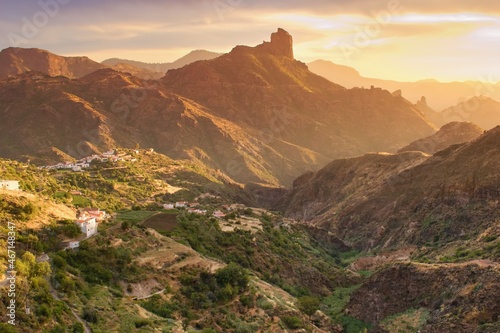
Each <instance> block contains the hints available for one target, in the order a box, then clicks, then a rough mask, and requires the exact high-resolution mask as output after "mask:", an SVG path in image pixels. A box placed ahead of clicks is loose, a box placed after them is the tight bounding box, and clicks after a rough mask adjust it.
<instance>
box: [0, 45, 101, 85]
mask: <svg viewBox="0 0 500 333" xmlns="http://www.w3.org/2000/svg"><path fill="white" fill-rule="evenodd" d="M105 67H106V66H104V65H101V64H99V63H97V62H95V61H92V60H90V59H89V58H87V57H62V56H59V55H56V54H53V53H50V52H48V51H45V50H41V49H34V48H33V49H24V48H18V47H9V48H7V49H4V50H2V51H1V52H0V76H16V75H19V74H22V73H25V72H28V71H38V72H42V73H45V74H47V75H50V76H59V75H61V76H65V77H68V78H77V77H82V76H85V75H87V74H89V73H92V72H94V71H96V70H98V69H101V68H105Z"/></svg>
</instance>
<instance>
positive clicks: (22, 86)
mask: <svg viewBox="0 0 500 333" xmlns="http://www.w3.org/2000/svg"><path fill="white" fill-rule="evenodd" d="M21 54H22V53H21ZM35 58H36V57H35ZM45 58H46V56H44V59H45ZM58 59H59V58H58ZM101 66H102V65H101ZM53 67H54V66H52V65H50V66H48V67H47V68H48V69H50V68H53ZM0 90H1V91H2V99H1V101H0V106H1V109H0V110H1V112H2V114H1V117H2V119H5V120H4V121H3V122H2V142H3V145H2V147H1V149H0V152H1V154H2V156H6V157H10V158H21V157H23V156H25V157H28V156H29V157H36V156H39V155H40V154H41V152H43V151H47V150H48V149H52V148H55V149H58V150H60V151H62V152H64V153H65V154H69V155H71V156H73V157H77V156H75V155H78V151H77V150H78V149H77V148H75V147H85V149H83V148H81V149H80V150H85V151H87V152H93V151H97V150H101V151H102V150H107V149H110V148H113V147H116V146H124V147H133V146H135V145H136V144H139V145H140V146H142V147H153V148H155V149H156V150H157V151H159V152H162V153H165V154H167V155H169V156H171V157H174V158H191V159H196V160H198V161H200V162H202V163H204V164H205V165H208V166H210V167H212V168H215V169H219V170H221V172H223V173H225V174H227V175H228V176H229V177H231V178H232V179H234V180H236V181H239V182H242V183H248V182H257V183H266V184H274V185H279V184H282V185H286V184H290V182H291V181H292V180H293V179H294V178H295V177H296V176H297V175H299V174H300V173H302V172H304V171H305V170H308V169H315V168H318V167H320V166H321V165H324V164H326V163H327V162H328V161H330V160H332V159H335V158H341V157H350V156H357V155H360V154H362V153H366V152H369V151H396V150H398V149H400V148H402V147H403V146H405V145H407V144H408V143H410V142H412V141H414V140H416V139H418V138H421V137H424V136H428V135H430V134H432V133H434V131H435V128H434V126H433V125H432V124H430V123H429V121H428V120H427V119H426V117H425V116H424V115H423V114H422V113H421V112H419V111H418V110H417V109H416V108H415V107H414V106H413V105H412V104H411V103H409V102H407V101H406V100H405V99H403V98H401V97H397V96H396V97H395V96H393V95H392V94H390V93H389V92H387V91H384V90H382V89H377V88H373V89H345V88H344V87H342V86H339V85H337V84H334V83H332V82H330V81H328V80H326V79H324V78H323V77H320V76H318V75H315V74H313V73H312V72H310V71H309V70H308V68H307V66H306V65H305V64H303V63H301V62H299V61H296V60H294V59H293V49H292V37H291V36H290V35H289V34H288V33H287V32H286V31H284V30H282V29H279V30H278V32H276V33H274V34H273V36H272V37H271V42H265V43H263V44H261V45H259V46H257V47H247V46H238V47H235V48H234V49H233V50H232V51H231V52H230V53H228V54H226V55H223V56H221V57H218V58H215V59H212V60H205V61H198V62H194V63H191V64H189V65H187V66H184V67H183V68H180V69H177V70H171V71H169V72H167V74H166V75H165V77H163V78H162V79H161V80H160V81H159V82H156V83H153V84H152V83H151V82H149V83H148V82H146V81H143V80H141V79H139V78H136V77H133V76H131V75H129V74H124V73H120V72H116V71H114V70H112V69H102V70H99V71H97V72H94V73H91V74H89V75H86V76H84V77H81V78H78V79H73V80H72V79H67V78H64V77H47V76H44V75H40V74H35V73H26V74H21V75H19V76H14V77H9V78H4V79H2V80H1V82H0ZM21 96H22V97H21ZM89 133H90V134H89Z"/></svg>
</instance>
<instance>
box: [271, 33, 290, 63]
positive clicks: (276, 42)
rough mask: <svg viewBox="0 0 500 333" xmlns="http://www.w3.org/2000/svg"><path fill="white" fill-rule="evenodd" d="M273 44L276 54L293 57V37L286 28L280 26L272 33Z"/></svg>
mask: <svg viewBox="0 0 500 333" xmlns="http://www.w3.org/2000/svg"><path fill="white" fill-rule="evenodd" d="M271 46H272V49H273V51H274V53H275V54H276V55H279V56H284V57H287V58H291V59H293V39H292V36H291V35H290V34H289V33H288V32H286V31H285V30H283V29H281V28H278V31H277V32H274V33H272V34H271Z"/></svg>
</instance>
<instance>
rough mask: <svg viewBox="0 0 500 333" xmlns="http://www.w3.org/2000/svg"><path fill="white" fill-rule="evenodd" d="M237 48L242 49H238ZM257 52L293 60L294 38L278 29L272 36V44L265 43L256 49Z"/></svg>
mask: <svg viewBox="0 0 500 333" xmlns="http://www.w3.org/2000/svg"><path fill="white" fill-rule="evenodd" d="M237 48H241V46H240V47H237ZM255 49H256V50H258V51H261V52H264V53H268V54H272V55H276V56H281V57H286V58H289V59H293V38H292V36H291V35H290V34H289V33H288V32H287V31H285V30H283V29H281V28H278V31H276V32H273V33H272V34H271V41H270V42H263V43H262V44H260V45H258V46H256V47H255Z"/></svg>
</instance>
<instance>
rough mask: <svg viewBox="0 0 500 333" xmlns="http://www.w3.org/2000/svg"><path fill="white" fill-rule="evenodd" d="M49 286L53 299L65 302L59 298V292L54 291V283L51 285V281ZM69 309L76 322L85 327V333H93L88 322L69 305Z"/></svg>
mask: <svg viewBox="0 0 500 333" xmlns="http://www.w3.org/2000/svg"><path fill="white" fill-rule="evenodd" d="M49 286H50V293H51V294H52V297H54V299H56V300H58V301H62V302H64V301H63V300H61V299H60V298H59V295H57V291H56V290H55V289H54V287H53V286H52V283H50V281H49ZM65 303H66V302H65ZM68 308H69V310H70V311H71V313H72V314H73V316H74V317H75V318H76V320H78V321H79V322H80V323H81V324H82V325H83V331H84V332H85V333H92V329H90V327H89V326H88V325H87V322H86V321H85V320H83V319H82V318H80V316H79V315H78V313H77V312H76V311H75V310H73V308H72V307H70V306H69V305H68Z"/></svg>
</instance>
